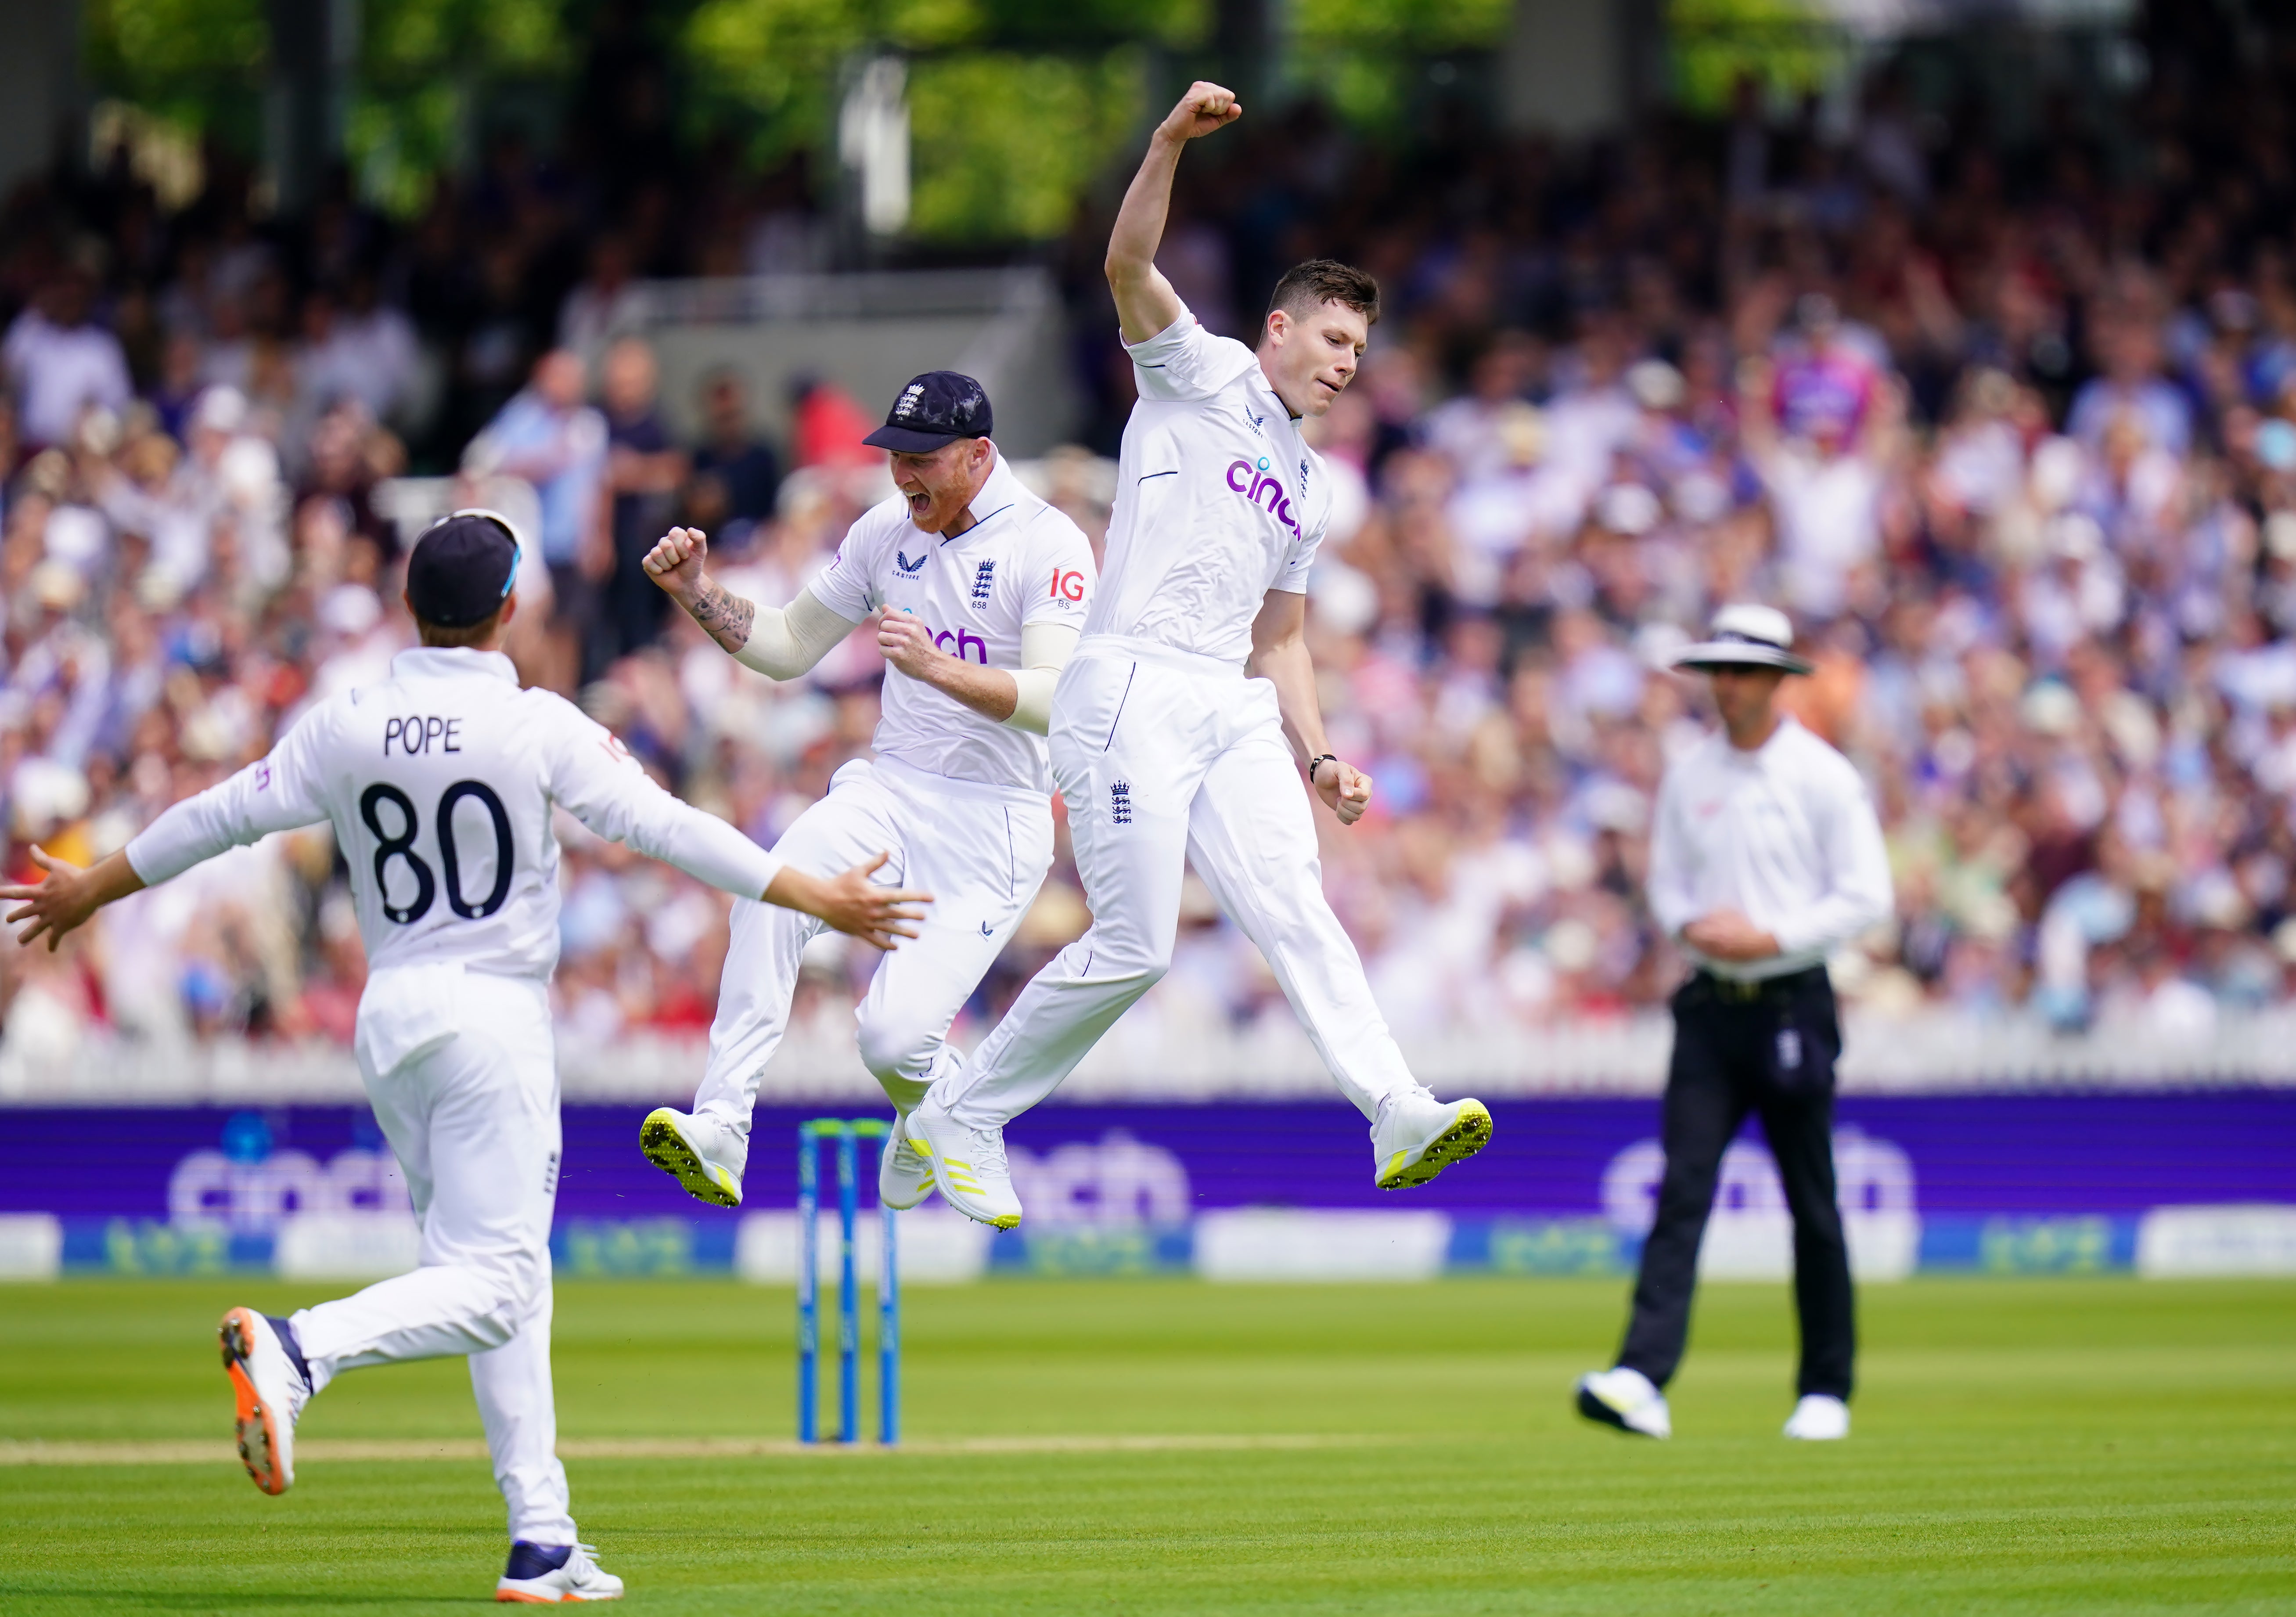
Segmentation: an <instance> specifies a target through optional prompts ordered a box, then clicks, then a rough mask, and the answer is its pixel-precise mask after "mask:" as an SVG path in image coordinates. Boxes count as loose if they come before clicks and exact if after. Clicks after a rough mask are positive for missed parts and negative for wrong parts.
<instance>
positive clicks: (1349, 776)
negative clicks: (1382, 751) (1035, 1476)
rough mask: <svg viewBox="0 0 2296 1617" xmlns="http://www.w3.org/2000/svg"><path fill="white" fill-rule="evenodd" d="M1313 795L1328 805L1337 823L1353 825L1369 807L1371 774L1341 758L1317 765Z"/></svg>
mask: <svg viewBox="0 0 2296 1617" xmlns="http://www.w3.org/2000/svg"><path fill="white" fill-rule="evenodd" d="M1316 796H1317V797H1320V798H1322V799H1323V800H1324V801H1325V802H1326V803H1328V804H1330V805H1331V808H1332V812H1333V814H1336V815H1338V816H1339V817H1340V824H1341V825H1354V824H1355V823H1356V822H1357V820H1359V819H1361V818H1363V817H1364V810H1365V809H1366V808H1370V807H1371V776H1368V775H1365V773H1364V772H1363V771H1362V770H1360V769H1358V768H1357V767H1355V766H1354V765H1353V764H1351V763H1349V762H1348V761H1347V760H1346V759H1338V758H1334V759H1328V760H1326V761H1325V762H1324V763H1321V764H1318V765H1316Z"/></svg>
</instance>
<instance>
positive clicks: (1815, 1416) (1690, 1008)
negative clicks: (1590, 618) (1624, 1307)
mask: <svg viewBox="0 0 2296 1617" xmlns="http://www.w3.org/2000/svg"><path fill="white" fill-rule="evenodd" d="M1675 665H1676V666H1677V668H1683V669H1691V670H1693V671H1696V672H1699V673H1702V674H1704V675H1705V676H1706V677H1707V682H1708V684H1709V685H1710V686H1711V687H1712V690H1713V694H1714V706H1715V709H1716V710H1717V711H1718V713H1719V714H1720V716H1721V719H1722V733H1721V734H1720V735H1709V736H1707V737H1706V738H1705V739H1704V740H1703V741H1702V742H1700V743H1698V744H1697V745H1696V746H1694V747H1693V748H1691V749H1690V750H1689V751H1687V752H1685V753H1684V754H1683V755H1682V756H1681V757H1679V758H1677V759H1675V761H1674V762H1673V763H1672V764H1671V765H1669V767H1668V769H1667V772H1666V778H1665V779H1664V781H1663V782H1662V783H1661V785H1660V787H1659V795H1658V814H1657V824H1656V826H1655V829H1654V830H1653V833H1652V841H1651V858H1650V904H1651V910H1652V914H1653V915H1655V916H1656V917H1657V918H1658V921H1659V923H1660V924H1661V926H1663V927H1665V928H1666V930H1667V932H1669V934H1670V935H1671V936H1673V937H1674V938H1676V939H1677V940H1680V942H1681V944H1682V947H1683V950H1684V952H1685V954H1687V955H1688V956H1690V958H1691V960H1692V962H1693V964H1694V965H1695V966H1696V968H1697V969H1696V972H1695V973H1694V974H1693V976H1692V977H1691V979H1690V981H1687V982H1685V984H1683V986H1682V987H1681V988H1680V989H1677V990H1676V992H1675V996H1674V1001H1673V1010H1674V1029H1675V1034H1674V1059H1673V1062H1672V1063H1671V1065H1670V1067H1669V1071H1668V1073H1667V1080H1666V1099H1665V1103H1664V1105H1665V1117H1664V1122H1663V1125H1662V1134H1663V1144H1664V1145H1665V1148H1666V1175H1665V1178H1664V1179H1663V1180H1662V1181H1661V1184H1660V1186H1659V1193H1658V1216H1657V1219H1656V1221H1655V1222H1654V1223H1653V1224H1652V1227H1651V1232H1650V1238H1649V1240H1648V1241H1647V1242H1645V1243H1644V1246H1643V1258H1642V1273H1641V1276H1639V1278H1638V1279H1637V1280H1636V1283H1635V1306H1634V1317H1633V1319H1632V1321H1631V1322H1630V1323H1629V1324H1628V1326H1627V1340H1626V1343H1625V1345H1624V1346H1623V1347H1622V1348H1620V1351H1619V1362H1618V1365H1617V1367H1615V1368H1613V1369H1610V1370H1602V1371H1597V1372H1595V1373H1594V1374H1592V1375H1586V1376H1582V1377H1581V1378H1580V1379H1579V1413H1581V1414H1582V1415H1585V1416H1587V1417H1588V1418H1589V1419H1592V1420H1597V1421H1602V1422H1604V1423H1606V1424H1610V1425H1613V1426H1616V1427H1618V1428H1619V1429H1620V1430H1621V1431H1624V1432H1636V1433H1639V1434H1641V1435H1643V1436H1644V1437H1658V1438H1662V1437H1667V1436H1669V1435H1670V1434H1671V1433H1672V1432H1673V1422H1672V1418H1671V1416H1669V1413H1668V1410H1667V1407H1666V1395H1665V1394H1664V1393H1663V1392H1662V1391H1660V1389H1661V1388H1662V1387H1664V1386H1665V1385H1666V1383H1667V1382H1668V1381H1669V1379H1670V1378H1671V1377H1672V1376H1673V1375H1674V1371H1675V1367H1676V1366H1677V1364H1679V1363H1680V1362H1681V1359H1682V1346H1683V1338H1684V1336H1685V1334H1686V1333H1687V1331H1688V1329H1689V1325H1690V1293H1691V1291H1692V1288H1693V1286H1694V1285H1696V1283H1697V1268H1698V1243H1699V1239H1700V1237H1701V1236H1702V1235H1703V1234H1704V1233H1705V1229H1706V1218H1707V1214H1708V1212H1709V1211H1710V1210H1711V1209H1712V1207H1713V1204H1714V1181H1715V1174H1716V1171H1717V1170H1718V1168H1719V1166H1720V1164H1721V1161H1722V1153H1723V1151H1724V1149H1725V1148H1726V1146H1728V1145H1729V1144H1730V1141H1731V1139H1732V1137H1734V1136H1735V1135H1736V1134H1737V1132H1738V1129H1739V1128H1740V1126H1741V1125H1742V1124H1743V1123H1744V1121H1745V1120H1746V1114H1747V1113H1748V1112H1757V1113H1759V1115H1760V1117H1761V1120H1762V1131H1763V1133H1764V1134H1766V1135H1767V1136H1768V1137H1769V1142H1770V1151H1771V1153H1772V1155H1773V1156H1775V1158H1776V1160H1777V1165H1778V1177H1779V1178H1780V1180H1781V1181H1782V1182H1783V1183H1784V1187H1785V1195H1786V1205H1787V1207H1788V1209H1789V1210H1790V1211H1792V1214H1793V1229H1794V1301H1795V1304H1796V1307H1797V1309H1798V1310H1799V1312H1800V1317H1801V1374H1800V1388H1799V1391H1800V1402H1799V1403H1798V1404H1796V1405H1795V1407H1794V1412H1793V1416H1792V1419H1790V1420H1789V1421H1787V1422H1786V1427H1785V1434H1786V1435H1787V1436H1788V1437H1792V1438H1841V1437H1847V1436H1849V1403H1848V1401H1847V1400H1848V1399H1849V1384H1850V1364H1851V1360H1852V1358H1853V1357H1854V1356H1855V1354H1856V1351H1857V1327H1856V1324H1855V1322H1854V1319H1853V1310H1852V1303H1851V1297H1850V1289H1849V1249H1848V1247H1847V1246H1846V1245H1845V1244H1844V1243H1843V1240H1842V1233H1841V1209H1840V1208H1839V1207H1838V1206H1837V1205H1836V1204H1835V1200H1834V1188H1833V1063H1834V1058H1835V1056H1836V1055H1839V1054H1840V1052H1841V1025H1840V1023H1839V1022H1838V1021H1837V1020H1836V1018H1835V1014H1834V1004H1833V985H1832V984H1831V983H1830V982H1829V981H1827V979H1826V974H1825V956H1826V954H1827V952H1828V951H1829V950H1831V949H1833V948H1835V947H1836V946H1837V945H1839V944H1841V943H1843V942H1845V941H1847V940H1849V939H1850V938H1852V937H1854V936H1856V935H1857V933H1859V932H1863V931H1865V930H1866V928H1867V927H1869V926H1871V925H1873V924H1874V923H1876V922H1879V921H1881V920H1883V919H1884V918H1886V917H1887V916H1888V915H1889V914H1890V909H1891V907H1892V898H1891V894H1890V868H1889V863H1888V860H1887V858H1886V857H1885V855H1884V853H1883V851H1882V827H1881V824H1880V822H1879V821H1878V820H1877V819H1876V818H1875V817H1874V805H1873V802H1872V800H1871V799H1869V798H1868V797H1867V795H1866V785H1865V783H1864V781H1862V780H1861V779H1860V778H1859V777H1858V775H1857V770H1856V769H1855V768H1854V767H1851V765H1850V763H1849V759H1846V758H1844V757H1842V756H1841V753H1839V752H1837V751H1834V750H1833V748H1832V747H1830V746H1828V745H1826V743H1824V742H1823V741H1820V740H1819V739H1818V738H1817V737H1816V736H1815V735H1811V734H1810V733H1809V731H1808V730H1806V729H1804V728H1803V727H1802V726H1800V724H1798V723H1796V722H1795V721H1794V720H1793V719H1792V718H1791V717H1789V716H1787V715H1785V714H1782V713H1780V712H1779V711H1778V710H1777V694H1778V686H1779V685H1781V684H1782V683H1783V682H1784V679H1785V677H1786V676H1787V675H1789V674H1807V673H1808V672H1809V664H1808V663H1807V662H1805V661H1802V660H1801V659H1800V657H1797V656H1795V655H1794V653H1793V626H1792V624H1791V623H1790V622H1788V621H1787V619H1786V616H1785V614H1784V612H1778V611H1776V610H1775V608H1772V607H1767V606H1726V607H1724V608H1723V609H1722V610H1721V611H1720V612H1718V613H1716V614H1715V618H1714V624H1713V628H1712V630H1711V632H1710V634H1709V635H1708V636H1707V638H1706V639H1705V640H1704V641H1703V642H1702V643H1701V644H1697V645H1693V646H1692V647H1690V648H1689V649H1688V650H1687V651H1685V652H1684V653H1682V654H1681V655H1680V656H1679V657H1677V658H1676V659H1675Z"/></svg>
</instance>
